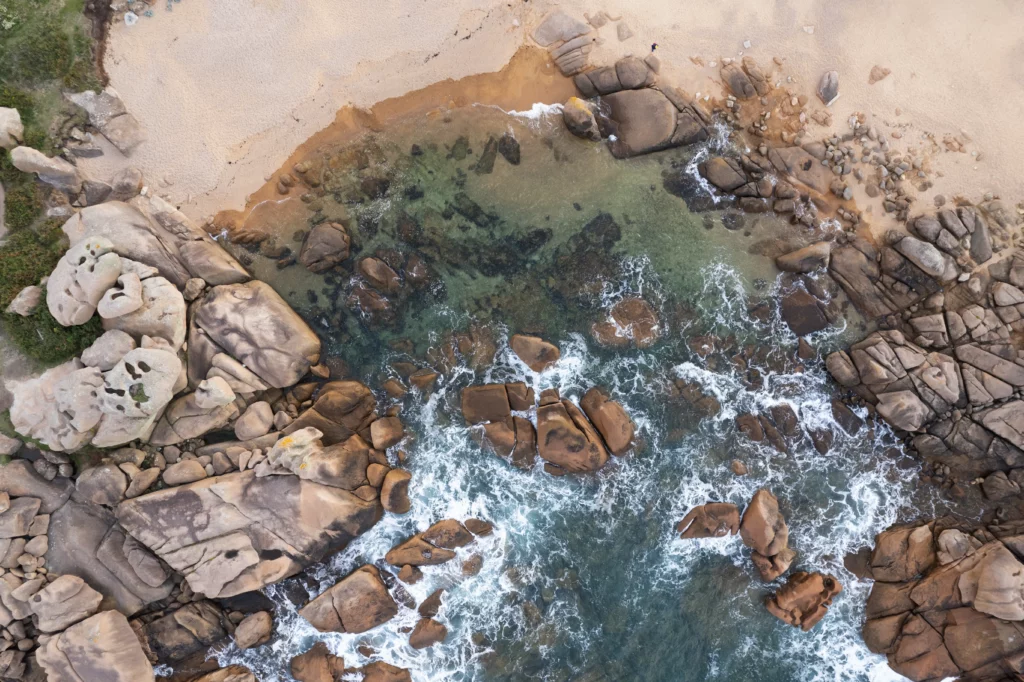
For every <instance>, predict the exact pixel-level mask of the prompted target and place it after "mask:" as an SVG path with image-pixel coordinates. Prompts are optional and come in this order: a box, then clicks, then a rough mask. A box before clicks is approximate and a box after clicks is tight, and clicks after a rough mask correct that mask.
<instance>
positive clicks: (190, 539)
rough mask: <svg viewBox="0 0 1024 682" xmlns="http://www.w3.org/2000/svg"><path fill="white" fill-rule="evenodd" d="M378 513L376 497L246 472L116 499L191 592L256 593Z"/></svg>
mask: <svg viewBox="0 0 1024 682" xmlns="http://www.w3.org/2000/svg"><path fill="white" fill-rule="evenodd" d="M381 514H382V509H381V506H380V502H379V500H378V499H376V498H374V499H372V500H370V501H366V500H363V499H361V498H360V497H357V496H356V495H355V494H353V493H351V492H349V491H347V490H341V489H339V488H332V487H328V486H325V485H320V484H318V483H313V482H312V481H304V480H301V479H300V478H299V477H297V476H294V475H291V474H288V475H277V476H267V477H264V478H258V477H257V476H256V474H255V472H253V471H252V470H249V471H245V472H236V473H232V474H226V475H224V476H216V477H211V478H207V479H203V480H202V481H197V482H195V483H190V484H188V485H183V486H179V487H177V488H169V489H165V490H160V491H157V492H153V493H149V494H147V495H143V496H141V497H137V498H134V499H132V500H127V501H125V502H122V503H121V505H120V506H119V507H118V511H117V515H118V518H119V519H120V521H121V524H122V525H123V526H124V527H125V529H126V530H127V531H128V532H129V533H131V535H132V536H133V537H135V538H136V539H137V540H139V542H141V543H142V544H144V545H146V546H147V547H149V548H150V549H152V550H153V551H154V552H156V554H157V555H159V556H160V558H161V559H163V560H164V561H166V562H167V563H168V564H169V565H170V566H171V567H172V568H174V569H175V570H176V571H178V572H179V573H181V574H183V575H184V576H185V577H186V579H187V580H188V581H189V585H190V586H191V587H192V589H193V590H194V591H195V592H199V593H202V594H205V595H206V596H207V597H210V598H223V597H230V596H234V595H236V594H241V593H243V592H249V591H251V590H257V589H260V588H262V587H265V586H266V585H269V584H271V583H274V582H277V581H278V580H281V579H283V578H286V577H288V576H291V575H294V574H295V573H297V572H299V571H300V570H302V568H304V567H305V566H308V565H309V564H311V563H314V562H316V561H319V560H320V559H322V558H323V557H324V556H326V555H328V554H332V553H334V552H336V551H338V550H340V549H342V548H343V547H345V546H346V545H347V544H348V543H349V542H351V541H352V540H353V539H354V538H356V537H357V536H359V535H361V534H362V533H364V532H365V531H366V530H368V529H369V528H370V527H371V526H373V524H374V523H376V522H377V520H378V519H379V518H380V515H381Z"/></svg>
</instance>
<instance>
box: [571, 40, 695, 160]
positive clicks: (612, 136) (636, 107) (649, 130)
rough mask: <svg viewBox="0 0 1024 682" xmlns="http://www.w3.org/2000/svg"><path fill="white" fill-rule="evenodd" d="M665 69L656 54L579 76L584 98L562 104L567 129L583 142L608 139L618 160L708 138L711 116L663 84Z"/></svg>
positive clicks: (686, 97) (572, 99)
mask: <svg viewBox="0 0 1024 682" xmlns="http://www.w3.org/2000/svg"><path fill="white" fill-rule="evenodd" d="M660 69H661V66H660V62H659V61H658V58H657V57H655V56H654V55H653V54H652V55H649V56H648V57H646V58H645V59H640V58H639V57H624V58H622V59H620V60H619V61H617V62H616V63H615V65H614V66H605V67H601V68H597V69H591V70H589V71H584V72H582V73H578V74H576V76H575V77H574V78H573V82H574V83H575V84H576V89H577V90H578V91H579V93H580V95H581V96H582V99H581V98H579V97H571V98H569V100H568V101H567V102H566V103H565V105H564V106H563V108H562V117H563V119H564V121H565V125H566V128H568V130H569V131H570V132H571V133H573V134H574V135H576V136H577V137H581V138H583V139H587V140H593V141H599V140H602V139H605V140H607V141H608V146H609V149H610V151H611V153H612V154H613V155H614V156H615V157H616V158H628V157H631V156H639V155H642V154H650V153H651V152H656V151H661V150H663V149H671V148H673V147H680V146H684V145H689V144H694V143H697V142H703V141H704V140H707V139H708V137H709V133H708V126H709V125H710V124H711V119H710V117H709V116H708V115H707V114H706V113H705V112H704V111H703V109H701V107H700V106H698V105H697V104H696V102H694V101H692V100H691V99H690V98H689V97H688V96H687V95H686V94H685V93H684V92H683V91H682V90H680V89H679V88H677V87H674V86H671V85H662V84H659V82H658V72H659V71H660Z"/></svg>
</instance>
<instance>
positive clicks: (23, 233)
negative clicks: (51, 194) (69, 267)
mask: <svg viewBox="0 0 1024 682" xmlns="http://www.w3.org/2000/svg"><path fill="white" fill-rule="evenodd" d="M66 248H67V238H66V237H65V236H64V233H63V232H61V230H60V223H59V222H57V221H47V222H45V223H43V224H42V225H41V226H40V227H38V228H26V229H19V230H15V231H13V232H12V233H11V234H10V235H9V236H8V237H7V241H5V242H4V244H3V245H2V246H0V310H2V309H5V308H7V306H8V304H9V303H10V302H11V301H12V300H14V297H15V296H17V295H18V292H19V291H21V290H22V289H24V288H25V287H27V286H30V285H32V284H38V283H39V280H40V279H42V278H43V277H45V276H47V275H49V274H50V272H51V271H52V270H53V268H54V267H55V266H56V265H57V261H59V260H60V257H61V255H62V254H63V253H64V250H65V249H66Z"/></svg>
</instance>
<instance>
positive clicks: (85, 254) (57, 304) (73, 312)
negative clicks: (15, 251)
mask: <svg viewBox="0 0 1024 682" xmlns="http://www.w3.org/2000/svg"><path fill="white" fill-rule="evenodd" d="M120 275H121V258H120V256H118V255H117V253H115V252H114V244H113V243H112V242H111V241H110V240H109V239H106V238H104V237H95V238H92V239H85V240H82V241H79V242H78V243H76V244H74V245H72V247H71V248H70V249H68V251H67V253H65V254H64V255H63V256H61V258H60V260H59V261H58V262H57V267H55V268H54V269H53V272H52V273H50V279H49V280H48V281H47V287H46V306H47V307H48V308H49V309H50V314H51V315H53V319H55V320H57V322H59V323H60V324H62V325H64V326H65V327H70V326H74V325H80V324H85V323H86V322H88V321H89V319H90V318H92V316H93V313H95V312H96V306H97V304H99V302H100V299H102V298H103V294H105V293H106V292H107V289H109V288H110V287H112V286H113V285H114V283H115V282H116V281H117V278H118V277H119V276H120Z"/></svg>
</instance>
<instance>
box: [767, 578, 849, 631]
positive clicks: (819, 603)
mask: <svg viewBox="0 0 1024 682" xmlns="http://www.w3.org/2000/svg"><path fill="white" fill-rule="evenodd" d="M842 591H843V586H842V585H840V584H839V581H838V580H836V579H835V578H833V577H832V576H830V575H822V574H821V573H817V572H815V573H804V572H801V571H798V572H796V573H793V574H792V575H790V576H789V577H788V578H786V584H785V585H783V586H782V589H780V590H779V591H778V592H776V593H775V594H773V595H772V596H770V597H768V599H767V600H766V601H765V606H766V607H767V608H768V612H769V613H771V614H772V615H773V616H775V617H776V618H778V619H779V620H781V621H783V622H785V623H789V624H790V625H792V626H794V627H798V628H800V629H801V630H803V631H804V632H807V631H808V630H810V629H811V628H813V627H814V626H815V625H817V624H818V621H820V620H821V619H822V618H824V617H825V614H826V613H828V607H829V606H831V605H832V600H833V599H834V598H835V596H836V595H837V594H839V593H840V592H842Z"/></svg>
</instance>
